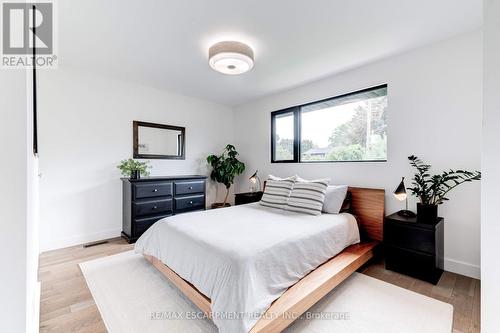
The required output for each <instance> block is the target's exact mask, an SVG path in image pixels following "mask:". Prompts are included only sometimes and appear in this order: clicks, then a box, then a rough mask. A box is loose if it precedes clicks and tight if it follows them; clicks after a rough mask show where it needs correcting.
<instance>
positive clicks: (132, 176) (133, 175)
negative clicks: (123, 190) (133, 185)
mask: <svg viewBox="0 0 500 333" xmlns="http://www.w3.org/2000/svg"><path fill="white" fill-rule="evenodd" d="M140 178H141V172H140V171H139V170H134V171H132V172H131V173H130V179H140Z"/></svg>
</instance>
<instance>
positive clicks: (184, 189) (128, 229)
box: [122, 175, 207, 243]
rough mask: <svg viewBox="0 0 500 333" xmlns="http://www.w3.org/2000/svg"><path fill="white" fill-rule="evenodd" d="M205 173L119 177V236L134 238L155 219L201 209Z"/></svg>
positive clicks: (128, 240) (204, 188)
mask: <svg viewBox="0 0 500 333" xmlns="http://www.w3.org/2000/svg"><path fill="white" fill-rule="evenodd" d="M206 178H207V177H206V176H198V175H194V176H175V177H174V176H172V177H148V178H140V179H129V178H122V183H123V226H122V237H123V238H125V239H126V240H127V242H129V243H133V242H135V241H136V240H137V239H138V238H139V237H140V236H141V235H142V234H143V233H144V232H145V231H146V230H148V228H149V227H151V226H152V225H153V224H154V223H155V222H156V221H158V220H160V219H162V218H164V217H168V216H172V215H175V214H182V213H187V212H192V211H197V210H205V198H206V186H205V181H206Z"/></svg>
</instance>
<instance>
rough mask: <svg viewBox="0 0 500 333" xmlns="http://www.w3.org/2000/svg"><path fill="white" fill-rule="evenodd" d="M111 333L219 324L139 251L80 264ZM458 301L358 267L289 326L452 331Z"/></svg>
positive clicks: (187, 331)
mask: <svg viewBox="0 0 500 333" xmlns="http://www.w3.org/2000/svg"><path fill="white" fill-rule="evenodd" d="M80 268H81V270H82V272H83V275H84V276H85V279H86V281H87V284H88V286H89V288H90V291H91V292H92V295H93V297H94V299H95V302H96V304H97V307H98V308H99V312H100V313H101V316H102V318H103V321H104V323H105V325H106V328H107V329H108V331H109V332H110V333H128V332H130V333H135V332H139V333H156V332H158V333H160V332H161V333H165V332H169V333H170V332H174V333H177V332H179V333H198V332H200V333H201V332H203V333H205V332H206V333H211V332H214V333H215V332H217V328H216V327H215V325H214V324H213V323H212V322H211V321H210V320H209V319H206V318H203V316H202V314H201V312H200V311H199V310H198V308H197V307H196V306H195V305H193V304H192V303H191V302H190V301H189V300H188V299H187V298H185V297H184V295H182V294H181V293H180V292H179V291H178V290H177V288H176V287H175V286H174V285H172V284H170V283H169V281H168V280H167V279H166V278H165V277H163V275H161V274H160V273H159V272H158V271H157V270H156V269H155V268H154V267H153V266H152V265H151V264H150V263H149V262H148V261H146V260H145V259H144V258H143V257H142V256H141V255H138V254H134V253H133V251H129V252H124V253H120V254H117V255H113V256H110V257H104V258H100V259H96V260H92V261H88V262H85V263H82V264H80ZM452 321H453V307H452V306H451V305H450V304H447V303H443V302H441V301H438V300H435V299H432V298H429V297H426V296H423V295H420V294H417V293H414V292H412V291H409V290H406V289H403V288H400V287H397V286H394V285H392V284H389V283H386V282H383V281H380V280H377V279H374V278H371V277H368V276H366V275H363V274H359V273H354V274H353V275H352V276H351V277H349V278H348V279H347V280H346V281H344V282H343V283H342V284H341V285H339V286H338V287H337V288H335V289H334V290H333V291H332V292H330V293H329V294H328V295H327V296H325V297H324V298H323V299H322V300H321V301H320V302H318V303H317V304H316V305H315V306H314V307H312V308H311V309H310V310H309V311H308V312H307V313H305V314H304V315H303V316H302V317H301V318H300V319H298V320H296V321H295V322H294V323H293V324H292V325H291V326H290V327H288V328H287V330H286V331H285V332H287V333H292V332H293V333H298V332H308V333H309V332H312V333H327V332H336V333H340V332H352V333H354V332H356V333H363V332H366V333H378V332H380V333H382V332H384V333H388V332H398V333H399V332H404V333H412V332H415V333H417V332H418V333H421V332H433V333H441V332H443V333H444V332H446V333H449V332H451V330H452Z"/></svg>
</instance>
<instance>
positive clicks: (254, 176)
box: [248, 170, 259, 184]
mask: <svg viewBox="0 0 500 333" xmlns="http://www.w3.org/2000/svg"><path fill="white" fill-rule="evenodd" d="M257 172H259V170H256V171H255V173H254V174H253V175H252V176H251V177H250V178H248V179H249V180H250V181H251V182H252V183H254V184H255V183H256V182H257Z"/></svg>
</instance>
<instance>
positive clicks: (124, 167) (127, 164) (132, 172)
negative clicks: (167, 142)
mask: <svg viewBox="0 0 500 333" xmlns="http://www.w3.org/2000/svg"><path fill="white" fill-rule="evenodd" d="M117 168H118V169H120V171H121V173H122V175H123V176H124V177H130V179H139V178H141V175H144V176H146V177H147V176H149V169H151V166H150V165H149V162H148V161H146V162H139V161H136V160H133V159H131V158H129V159H128V160H123V161H121V162H120V164H119V165H118V166H117Z"/></svg>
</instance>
